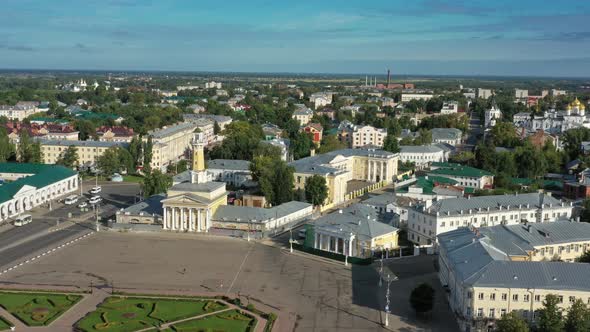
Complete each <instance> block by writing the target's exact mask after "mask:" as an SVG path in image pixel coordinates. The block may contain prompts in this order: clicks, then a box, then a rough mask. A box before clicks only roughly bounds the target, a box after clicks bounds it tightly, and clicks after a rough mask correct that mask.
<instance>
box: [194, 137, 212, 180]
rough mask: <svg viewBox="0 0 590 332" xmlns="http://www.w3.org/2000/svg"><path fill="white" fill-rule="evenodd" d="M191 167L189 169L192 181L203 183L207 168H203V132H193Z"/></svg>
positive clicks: (205, 178)
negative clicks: (190, 169)
mask: <svg viewBox="0 0 590 332" xmlns="http://www.w3.org/2000/svg"><path fill="white" fill-rule="evenodd" d="M192 145H193V167H192V171H191V182H192V183H205V182H208V180H207V170H206V169H205V152H204V150H205V140H204V138H203V133H197V134H195V137H194V138H193V144H192Z"/></svg>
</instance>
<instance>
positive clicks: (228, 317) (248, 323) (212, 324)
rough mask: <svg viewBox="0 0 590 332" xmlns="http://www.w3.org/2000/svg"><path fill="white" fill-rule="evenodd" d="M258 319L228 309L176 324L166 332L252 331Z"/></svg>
mask: <svg viewBox="0 0 590 332" xmlns="http://www.w3.org/2000/svg"><path fill="white" fill-rule="evenodd" d="M255 325H256V319H255V318H253V317H251V316H249V315H245V314H243V313H241V312H240V311H238V310H228V311H224V312H220V313H219V314H217V315H211V316H207V317H203V318H200V319H194V320H188V321H185V322H182V323H178V324H174V325H172V326H170V328H169V329H167V330H164V331H166V332H251V331H254V326H255Z"/></svg>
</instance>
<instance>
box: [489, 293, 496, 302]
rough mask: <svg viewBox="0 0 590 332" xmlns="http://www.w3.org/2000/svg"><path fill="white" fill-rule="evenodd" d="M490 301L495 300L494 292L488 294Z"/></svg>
mask: <svg viewBox="0 0 590 332" xmlns="http://www.w3.org/2000/svg"><path fill="white" fill-rule="evenodd" d="M490 301H496V293H491V294H490Z"/></svg>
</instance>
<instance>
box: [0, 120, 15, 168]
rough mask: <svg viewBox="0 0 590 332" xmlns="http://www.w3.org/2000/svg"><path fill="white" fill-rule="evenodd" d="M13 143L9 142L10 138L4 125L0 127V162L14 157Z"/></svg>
mask: <svg viewBox="0 0 590 332" xmlns="http://www.w3.org/2000/svg"><path fill="white" fill-rule="evenodd" d="M15 152H16V151H15V148H14V144H12V143H11V142H10V138H8V135H7V133H6V129H5V128H4V127H0V162H6V161H7V160H9V159H13V158H14V157H15Z"/></svg>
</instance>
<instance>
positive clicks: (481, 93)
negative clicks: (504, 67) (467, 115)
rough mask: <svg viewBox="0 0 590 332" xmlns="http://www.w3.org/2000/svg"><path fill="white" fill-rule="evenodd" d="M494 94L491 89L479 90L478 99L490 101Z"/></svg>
mask: <svg viewBox="0 0 590 332" xmlns="http://www.w3.org/2000/svg"><path fill="white" fill-rule="evenodd" d="M493 94H494V92H493V91H492V90H491V89H482V88H479V89H477V98H483V99H488V98H490V97H491V96H492V95H493Z"/></svg>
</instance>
